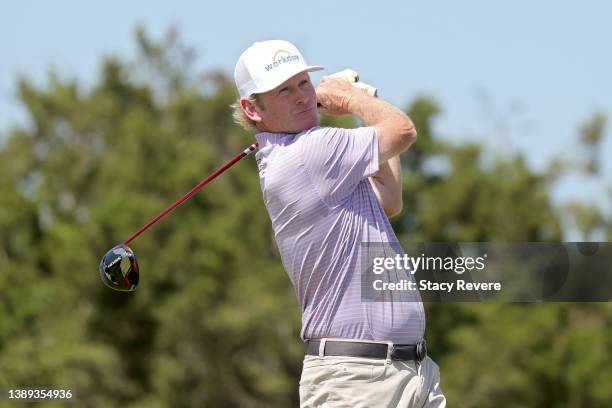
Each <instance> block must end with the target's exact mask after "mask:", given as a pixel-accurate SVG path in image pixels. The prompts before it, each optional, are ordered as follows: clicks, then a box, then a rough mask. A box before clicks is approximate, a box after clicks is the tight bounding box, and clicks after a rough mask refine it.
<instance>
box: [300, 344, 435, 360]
mask: <svg viewBox="0 0 612 408" xmlns="http://www.w3.org/2000/svg"><path fill="white" fill-rule="evenodd" d="M320 344H321V342H320V341H319V340H308V348H307V350H306V354H307V355H310V356H318V355H319V346H320ZM388 349H389V347H388V345H387V344H384V343H360V342H356V341H334V340H327V341H326V342H325V350H324V351H323V355H325V356H351V357H365V358H387V352H388ZM426 356H427V343H426V342H425V340H421V341H419V342H418V343H417V344H394V345H393V349H392V352H391V359H393V360H414V361H418V362H421V361H423V359H424V358H425V357H426Z"/></svg>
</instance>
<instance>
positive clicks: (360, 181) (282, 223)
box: [255, 126, 425, 344]
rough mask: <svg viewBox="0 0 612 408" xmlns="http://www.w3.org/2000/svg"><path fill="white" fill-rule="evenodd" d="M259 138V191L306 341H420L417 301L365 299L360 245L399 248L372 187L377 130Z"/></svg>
mask: <svg viewBox="0 0 612 408" xmlns="http://www.w3.org/2000/svg"><path fill="white" fill-rule="evenodd" d="M256 138H257V142H258V143H259V151H258V152H257V154H256V156H255V157H256V161H257V166H258V168H259V179H260V185H261V191H262V193H263V198H264V202H265V205H266V208H267V209H268V214H269V215H270V220H271V221H272V227H273V229H274V234H275V239H276V243H277V245H278V249H279V252H280V255H281V259H282V262H283V266H284V268H285V270H286V271H287V274H288V275H289V278H290V279H291V282H292V283H293V286H294V288H295V291H296V294H297V299H298V302H299V304H300V307H301V311H302V330H301V338H302V339H303V340H306V339H316V338H323V337H338V338H350V339H368V340H378V341H392V342H394V343H401V344H414V343H416V342H417V341H419V340H421V339H422V338H423V334H424V330H425V313H424V310H423V304H422V303H421V300H420V297H418V299H417V301H413V302H375V301H362V297H361V286H360V285H361V276H360V274H361V272H360V271H359V264H360V256H361V252H360V251H361V246H362V245H361V244H362V243H363V242H369V243H376V242H397V238H396V236H395V233H394V232H393V229H392V228H391V225H390V224H389V220H388V218H387V216H386V215H385V213H384V211H383V209H382V207H381V205H380V203H379V202H378V200H377V198H376V195H375V193H374V191H373V190H372V186H371V185H370V183H369V181H368V177H369V176H371V175H373V174H375V173H376V172H377V171H378V139H377V136H376V131H375V129H374V128H373V127H362V128H358V129H341V128H330V127H319V126H317V127H313V128H311V129H309V130H306V131H303V132H301V133H298V134H278V133H276V134H272V133H259V134H257V135H256Z"/></svg>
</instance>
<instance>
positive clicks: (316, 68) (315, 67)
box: [253, 65, 325, 94]
mask: <svg viewBox="0 0 612 408" xmlns="http://www.w3.org/2000/svg"><path fill="white" fill-rule="evenodd" d="M323 69H325V68H323V67H322V66H319V65H309V66H307V67H306V68H302V69H300V70H298V71H295V72H294V73H291V75H289V76H288V77H287V78H285V79H283V80H282V81H280V82H275V83H273V84H267V85H266V86H263V87H261V88H258V89H256V90H255V91H254V92H253V93H254V94H258V93H264V92H268V91H271V90H273V89H274V88H276V87H277V86H279V85H281V84H282V83H283V82H285V81H287V80H289V79H291V78H293V77H294V76H296V75H298V74H301V73H304V72H315V71H321V70H323Z"/></svg>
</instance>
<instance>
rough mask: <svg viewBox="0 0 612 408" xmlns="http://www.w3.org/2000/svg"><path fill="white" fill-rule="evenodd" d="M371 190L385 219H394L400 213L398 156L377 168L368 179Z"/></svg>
mask: <svg viewBox="0 0 612 408" xmlns="http://www.w3.org/2000/svg"><path fill="white" fill-rule="evenodd" d="M369 180H370V184H371V185H372V190H374V193H375V194H376V198H378V202H379V203H380V205H381V206H382V208H383V210H384V211H385V214H387V217H394V216H396V215H398V214H399V213H400V212H401V211H402V205H403V202H402V168H401V164H400V158H399V156H394V157H392V158H390V159H389V160H387V161H386V162H385V163H383V164H382V165H380V166H379V170H378V171H377V172H376V174H374V175H373V176H372V177H369Z"/></svg>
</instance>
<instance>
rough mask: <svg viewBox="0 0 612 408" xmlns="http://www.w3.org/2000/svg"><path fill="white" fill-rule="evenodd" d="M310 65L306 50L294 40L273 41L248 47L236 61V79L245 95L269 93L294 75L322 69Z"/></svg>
mask: <svg viewBox="0 0 612 408" xmlns="http://www.w3.org/2000/svg"><path fill="white" fill-rule="evenodd" d="M321 69H323V67H320V66H316V65H315V66H310V65H307V64H306V61H305V60H304V57H303V56H302V53H300V51H299V50H298V49H297V48H296V47H295V46H294V45H293V44H291V43H290V42H287V41H282V40H269V41H261V42H256V43H254V44H253V45H251V46H250V47H249V48H247V49H246V50H245V51H244V52H243V53H242V55H240V58H239V59H238V62H237V63H236V68H235V69H234V80H235V81H236V88H238V93H239V94H240V96H241V97H243V96H249V95H252V94H255V93H262V92H268V91H270V90H272V89H274V88H276V87H277V86H279V85H280V84H282V83H283V82H285V81H286V80H288V79H289V78H291V77H292V76H294V75H297V74H299V73H302V72H312V71H319V70H321Z"/></svg>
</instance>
